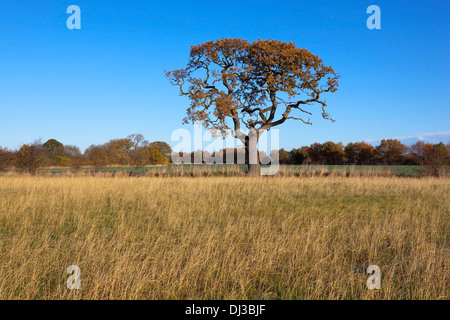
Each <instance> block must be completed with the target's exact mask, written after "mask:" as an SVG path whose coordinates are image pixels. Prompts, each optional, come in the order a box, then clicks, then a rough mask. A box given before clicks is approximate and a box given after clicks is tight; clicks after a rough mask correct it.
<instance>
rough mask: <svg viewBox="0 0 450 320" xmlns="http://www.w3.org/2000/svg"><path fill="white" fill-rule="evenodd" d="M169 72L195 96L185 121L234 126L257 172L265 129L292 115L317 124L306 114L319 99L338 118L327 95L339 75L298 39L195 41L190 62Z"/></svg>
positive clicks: (217, 129)
mask: <svg viewBox="0 0 450 320" xmlns="http://www.w3.org/2000/svg"><path fill="white" fill-rule="evenodd" d="M166 76H167V78H168V79H169V80H170V82H171V83H172V84H173V85H175V86H177V87H178V88H179V92H180V95H182V96H186V97H187V98H189V100H190V102H191V104H190V106H189V108H188V109H187V116H186V118H185V119H184V122H185V123H187V122H195V121H201V122H202V124H203V125H204V126H205V127H206V128H209V129H212V130H213V131H215V132H218V133H221V134H225V133H226V132H227V131H229V130H230V131H232V132H233V135H234V136H235V138H237V139H239V140H241V142H242V143H244V144H245V148H246V153H247V155H248V157H250V161H249V172H250V173H252V172H253V173H254V174H259V161H257V157H256V156H254V157H253V160H251V159H252V155H255V154H256V153H257V152H256V145H257V142H258V139H259V137H260V135H261V134H262V133H263V132H264V131H266V130H269V129H270V128H272V127H274V126H278V125H281V124H283V123H284V122H285V121H287V120H289V119H291V120H298V121H301V122H303V123H305V124H311V121H310V119H309V118H308V119H306V118H304V117H303V116H305V115H306V116H308V115H311V114H312V113H311V111H308V110H307V109H306V107H307V106H308V105H310V104H314V103H316V104H319V105H320V106H321V109H322V117H323V118H325V119H329V120H332V119H331V117H330V116H329V115H328V113H327V112H326V110H325V107H326V106H327V104H326V102H325V100H324V99H323V97H322V95H323V94H324V93H328V92H335V91H336V90H337V88H338V79H339V76H338V75H337V74H336V73H335V72H334V70H333V68H332V67H330V66H326V65H324V64H323V62H322V60H321V59H320V58H319V57H318V56H317V55H314V54H312V53H311V52H309V51H308V50H306V49H303V48H299V47H297V46H296V45H295V44H294V43H286V42H283V41H277V40H257V41H254V42H248V41H247V40H243V39H226V38H225V39H218V40H217V41H208V42H205V43H201V44H198V45H194V46H192V47H191V50H190V57H189V61H188V64H187V66H186V68H184V69H178V70H174V71H168V72H166ZM302 115H303V116H302ZM244 128H246V129H248V133H244V132H243V131H242V129H244Z"/></svg>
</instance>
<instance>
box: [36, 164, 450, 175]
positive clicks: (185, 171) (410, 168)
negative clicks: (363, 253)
mask: <svg viewBox="0 0 450 320" xmlns="http://www.w3.org/2000/svg"><path fill="white" fill-rule="evenodd" d="M262 167H268V166H264V165H263V166H262ZM423 169H424V168H421V167H420V166H418V165H315V164H314V165H310V164H305V165H280V166H279V175H282V176H286V175H287V176H311V175H313V176H323V175H329V174H331V173H332V172H333V174H334V175H343V174H344V175H349V176H352V175H353V176H374V175H375V176H393V175H395V176H400V177H419V176H421V175H422V171H423ZM445 171H446V172H447V175H448V174H449V173H450V166H447V167H446V168H445ZM92 172H104V173H131V174H132V175H145V176H164V175H165V176H245V174H246V172H247V165H229V164H214V165H209V164H184V165H169V166H162V165H156V166H151V165H150V166H144V167H131V166H108V167H102V168H94V167H89V166H86V167H83V168H80V169H78V170H74V169H72V168H64V167H48V168H41V169H39V174H41V175H42V174H47V175H48V174H51V175H60V174H80V173H92Z"/></svg>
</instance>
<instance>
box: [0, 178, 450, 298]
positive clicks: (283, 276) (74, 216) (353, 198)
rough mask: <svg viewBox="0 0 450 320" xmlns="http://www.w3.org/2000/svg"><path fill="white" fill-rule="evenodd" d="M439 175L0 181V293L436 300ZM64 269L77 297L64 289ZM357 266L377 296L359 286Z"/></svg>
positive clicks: (445, 221) (444, 252)
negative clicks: (370, 269) (376, 271)
mask: <svg viewBox="0 0 450 320" xmlns="http://www.w3.org/2000/svg"><path fill="white" fill-rule="evenodd" d="M449 189H450V180H449V179H447V178H432V177H425V178H401V177H395V176H393V177H364V176H358V177H352V176H339V175H329V176H327V177H325V176H312V177H295V176H285V177H238V176H237V177H196V178H190V177H167V178H166V177H145V176H142V177H128V176H122V175H114V176H108V175H106V174H105V175H104V176H76V175H71V174H67V175H54V176H51V175H50V176H45V175H44V176H39V175H38V176H29V175H16V174H10V175H8V174H6V175H3V176H0V299H449V298H450V198H449V196H448V195H449V194H450V192H449V191H450V190H449ZM70 265H78V266H79V267H80V269H81V289H80V290H69V289H67V287H66V280H67V278H68V276H69V275H68V274H67V273H66V269H67V268H68V267H69V266H70ZM369 265H378V266H379V267H380V269H381V289H380V290H368V289H367V287H366V281H367V278H368V275H366V274H364V273H363V272H361V271H360V270H364V268H366V267H367V266H369Z"/></svg>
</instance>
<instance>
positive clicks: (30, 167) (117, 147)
mask: <svg viewBox="0 0 450 320" xmlns="http://www.w3.org/2000/svg"><path fill="white" fill-rule="evenodd" d="M227 151H229V152H227ZM171 153H172V149H171V148H170V146H169V145H168V144H167V143H165V142H162V141H156V142H152V143H150V142H148V141H147V140H145V138H144V137H143V136H142V135H141V134H132V135H129V136H128V137H127V138H123V139H113V140H110V141H108V142H107V143H105V144H102V145H91V146H90V147H88V148H87V149H86V151H85V152H84V153H82V152H81V151H80V149H79V148H78V147H76V146H73V145H63V144H62V143H61V142H59V141H57V140H55V139H50V140H48V141H46V142H45V143H41V142H40V141H35V142H34V143H30V144H25V145H23V146H22V147H21V148H20V149H19V150H16V151H13V150H8V149H6V148H1V147H0V171H5V170H7V169H9V168H12V167H14V168H16V169H17V170H22V171H28V172H31V173H35V172H36V171H37V169H38V168H39V167H44V166H45V167H49V166H58V167H72V168H74V169H79V168H81V167H84V166H92V167H94V168H102V167H106V166H110V165H120V166H134V167H142V166H146V165H168V164H169V162H170V161H171ZM276 153H278V158H279V163H280V164H283V165H301V164H322V165H326V164H329V165H335V164H351V165H375V164H382V165H400V164H403V165H420V166H423V167H426V168H428V170H429V171H430V172H429V173H430V174H435V175H437V174H438V171H439V170H441V169H442V167H443V166H446V165H448V164H450V162H449V161H450V143H447V145H445V144H444V143H442V142H441V143H437V144H431V143H424V142H422V141H419V142H417V143H415V144H413V145H412V146H406V145H404V144H402V143H401V142H400V141H399V140H396V139H383V140H381V142H380V144H379V145H378V146H375V147H374V146H372V145H370V144H368V143H366V142H350V143H348V144H347V145H345V146H344V145H343V144H342V143H334V142H331V141H328V142H325V143H313V144H311V145H310V146H303V147H300V148H298V149H292V150H291V151H287V150H285V149H280V150H277V151H272V156H273V155H274V154H276ZM179 157H180V158H183V161H184V162H188V163H189V162H191V163H214V162H219V163H220V162H222V163H230V162H232V163H240V164H245V163H247V162H248V156H247V155H246V153H245V149H243V148H234V149H224V150H220V151H218V152H213V153H209V152H207V151H202V150H198V151H195V152H190V153H186V152H185V153H182V152H180V153H179ZM259 158H260V161H261V163H263V164H264V163H266V164H267V163H270V157H269V155H267V154H266V153H265V152H263V151H260V152H259Z"/></svg>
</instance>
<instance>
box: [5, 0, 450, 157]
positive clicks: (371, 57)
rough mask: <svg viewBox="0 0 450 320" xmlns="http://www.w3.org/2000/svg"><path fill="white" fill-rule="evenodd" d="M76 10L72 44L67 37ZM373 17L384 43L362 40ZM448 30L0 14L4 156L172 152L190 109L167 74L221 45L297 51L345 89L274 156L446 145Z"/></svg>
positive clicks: (139, 12) (88, 4)
mask: <svg viewBox="0 0 450 320" xmlns="http://www.w3.org/2000/svg"><path fill="white" fill-rule="evenodd" d="M72 4H74V5H78V6H79V7H80V8H81V30H69V29H67V27H66V20H67V18H68V17H69V14H67V13H66V9H67V7H68V6H69V5H72ZM372 4H375V5H378V6H379V7H380V8H381V30H369V29H368V28H367V27H366V20H367V18H368V17H369V14H367V13H366V9H367V7H368V6H369V5H372ZM449 17H450V3H449V2H448V1H444V0H443V1H421V2H420V3H419V1H378V0H371V1H364V0H354V1H335V0H328V1H321V0H318V1H301V0H296V1H261V0H260V1H245V0H240V1H225V2H217V1H122V0H121V1H95V0H90V1H81V0H73V1H70V2H69V1H61V0H54V1H45V0H43V1H20V2H19V1H2V2H1V3H0V111H1V112H0V117H1V118H0V146H6V147H9V148H17V147H19V146H20V145H21V144H23V143H28V142H31V141H33V140H34V139H36V138H41V139H42V140H43V141H45V140H47V139H50V138H55V139H57V140H59V141H61V142H62V143H64V144H75V145H78V146H79V147H81V149H84V148H86V147H88V146H89V145H90V144H99V143H104V142H106V141H108V140H109V139H112V138H121V137H126V136H127V135H128V134H130V133H142V134H143V135H144V136H145V137H146V138H147V139H148V140H149V141H155V140H163V141H166V142H169V143H170V144H172V145H174V144H176V142H171V141H170V137H171V134H172V132H173V131H174V130H175V129H178V128H182V125H181V120H182V118H183V117H184V115H185V110H186V107H187V106H188V104H189V102H188V100H187V99H186V98H184V97H179V96H178V91H177V89H176V88H175V87H173V86H171V85H170V83H169V82H168V81H167V80H166V79H165V77H164V70H172V69H179V68H182V67H184V66H185V65H186V62H187V59H188V55H189V47H190V46H191V45H193V44H198V43H201V42H205V41H208V40H215V39H218V38H223V37H232V38H234V37H238V38H244V39H248V40H250V41H253V40H257V39H258V38H261V39H269V38H272V39H277V40H283V41H289V42H290V41H294V42H295V43H296V44H297V45H298V46H300V47H303V48H306V49H308V50H310V51H311V52H312V53H314V54H317V55H319V56H320V57H321V58H322V59H323V61H324V63H325V64H327V65H331V66H332V67H333V68H334V69H335V71H336V72H338V73H339V74H340V75H341V81H340V87H339V90H338V91H337V92H336V93H333V94H329V95H328V96H327V97H326V100H327V103H328V105H329V108H328V111H329V112H330V114H331V115H332V117H333V118H334V119H336V122H335V123H331V122H329V121H326V120H323V119H321V117H320V112H316V113H315V114H314V115H313V117H312V118H311V120H312V121H313V126H306V125H304V124H302V123H299V122H296V121H291V122H288V123H286V124H285V125H283V126H282V127H279V129H280V147H284V148H286V149H291V148H293V147H299V146H302V145H309V144H311V143H313V142H316V141H317V142H325V141H328V140H331V141H335V142H339V141H342V142H343V143H347V142H349V141H362V140H366V139H369V140H377V139H381V138H391V137H409V138H410V137H415V136H419V135H421V136H422V137H428V138H429V137H433V135H430V134H432V133H437V134H436V135H435V138H436V137H438V139H439V137H440V135H441V136H443V139H447V140H448V138H449V137H450V134H449V132H450V125H449V123H450V111H449V106H450V79H449V75H450V62H449V59H448V57H449V56H450V50H449V49H450V47H449V31H450V22H449V21H450V19H449ZM316 109H318V107H316ZM313 110H314V109H313ZM185 127H186V129H192V126H185ZM424 134H425V135H424ZM444 142H447V141H444Z"/></svg>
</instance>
